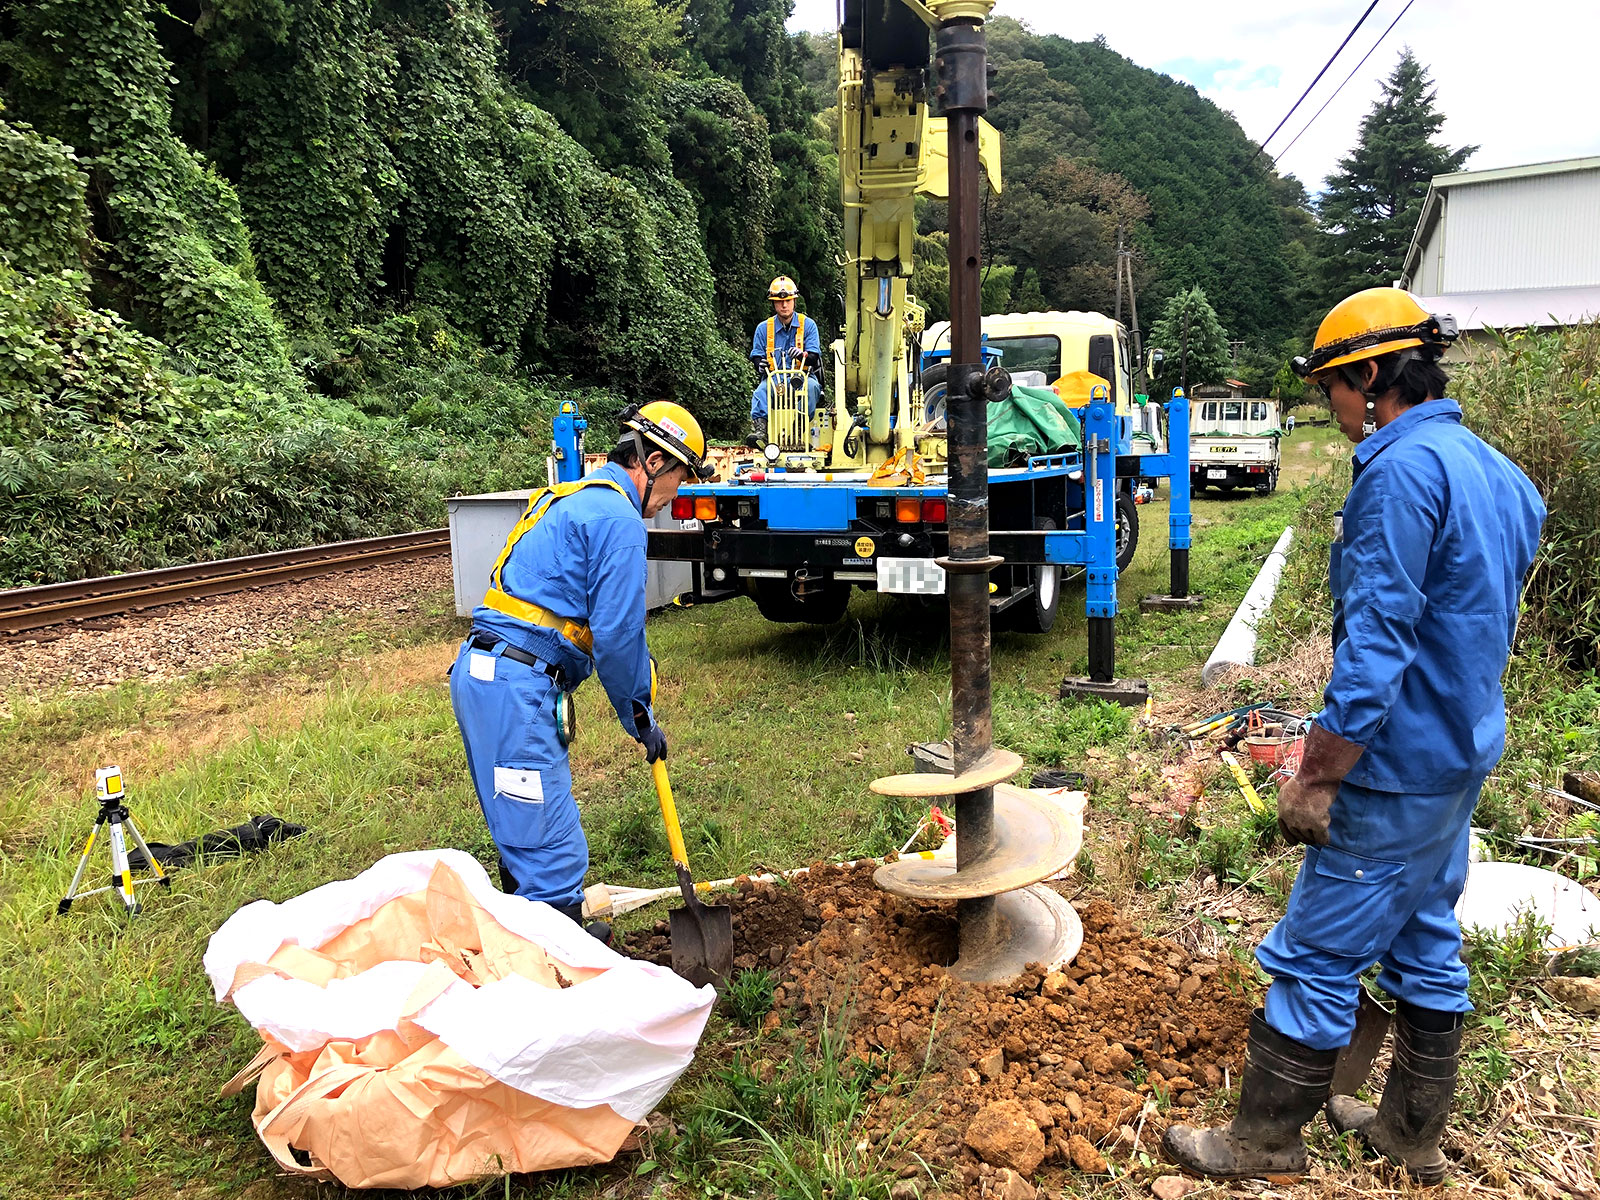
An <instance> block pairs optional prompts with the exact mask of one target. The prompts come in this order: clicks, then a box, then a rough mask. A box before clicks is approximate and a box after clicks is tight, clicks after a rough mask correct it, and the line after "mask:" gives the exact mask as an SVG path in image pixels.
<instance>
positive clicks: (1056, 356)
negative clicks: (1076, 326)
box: [989, 333, 1061, 383]
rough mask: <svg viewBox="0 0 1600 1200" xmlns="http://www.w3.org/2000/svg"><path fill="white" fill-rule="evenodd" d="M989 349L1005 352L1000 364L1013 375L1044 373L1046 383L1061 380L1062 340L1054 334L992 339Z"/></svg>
mask: <svg viewBox="0 0 1600 1200" xmlns="http://www.w3.org/2000/svg"><path fill="white" fill-rule="evenodd" d="M989 348H990V349H991V350H1000V351H1003V352H1004V357H1003V358H1002V359H1001V360H1000V362H1001V363H1002V364H1003V365H1004V366H1005V369H1006V370H1008V371H1010V372H1011V373H1012V374H1013V375H1015V374H1016V373H1017V372H1018V371H1043V372H1044V377H1045V382H1046V383H1054V382H1055V381H1056V380H1057V379H1060V378H1061V339H1060V338H1058V337H1056V336H1055V335H1054V334H1048V333H1046V334H1039V335H1038V336H1036V337H1000V338H997V337H990V339H989Z"/></svg>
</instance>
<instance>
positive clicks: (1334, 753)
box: [1278, 725, 1367, 846]
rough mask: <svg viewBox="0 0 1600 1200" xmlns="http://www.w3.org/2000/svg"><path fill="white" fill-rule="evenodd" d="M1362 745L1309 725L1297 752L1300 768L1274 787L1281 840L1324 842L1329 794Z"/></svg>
mask: <svg viewBox="0 0 1600 1200" xmlns="http://www.w3.org/2000/svg"><path fill="white" fill-rule="evenodd" d="M1366 749H1367V748H1366V747H1365V746H1358V745H1356V744H1355V743H1354V742H1350V741H1346V740H1345V739H1344V738H1342V737H1340V736H1339V735H1338V734H1336V733H1329V732H1328V731H1327V730H1326V729H1324V728H1322V726H1320V725H1313V726H1311V728H1310V729H1309V730H1308V731H1307V733H1306V741H1305V746H1304V748H1303V750H1302V752H1301V755H1300V769H1299V770H1298V771H1296V772H1295V775H1294V778H1293V779H1291V780H1289V782H1288V783H1286V784H1284V785H1283V787H1281V788H1279V789H1278V832H1279V833H1281V834H1282V835H1283V840H1284V841H1286V842H1288V843H1290V844H1291V845H1315V846H1326V845H1327V844H1328V822H1329V819H1330V817H1331V814H1332V812H1333V798H1334V797H1335V796H1337V795H1338V794H1339V785H1340V784H1341V783H1343V782H1344V777H1345V776H1346V775H1348V774H1349V773H1350V769H1351V768H1352V767H1354V766H1355V765H1356V760H1357V759H1359V758H1360V757H1361V756H1362V755H1363V754H1364V753H1366Z"/></svg>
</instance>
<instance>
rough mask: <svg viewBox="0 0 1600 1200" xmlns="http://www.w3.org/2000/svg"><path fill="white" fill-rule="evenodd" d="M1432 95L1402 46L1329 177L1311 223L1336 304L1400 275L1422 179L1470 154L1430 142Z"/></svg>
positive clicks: (1469, 149)
mask: <svg viewBox="0 0 1600 1200" xmlns="http://www.w3.org/2000/svg"><path fill="white" fill-rule="evenodd" d="M1434 96H1435V92H1434V89H1433V81H1432V80H1431V79H1430V78H1429V77H1428V72H1427V69H1426V68H1424V67H1423V65H1422V64H1421V63H1419V62H1418V61H1417V59H1416V57H1415V56H1414V55H1413V54H1412V53H1411V51H1410V49H1407V50H1406V51H1405V52H1404V53H1402V54H1401V56H1400V61H1399V63H1398V64H1396V66H1395V69H1394V72H1393V73H1392V74H1391V75H1390V76H1389V78H1388V80H1387V81H1386V82H1385V83H1384V85H1383V94H1382V95H1381V96H1380V97H1379V98H1378V99H1377V100H1376V101H1375V102H1374V103H1373V106H1372V109H1371V111H1369V112H1368V113H1367V115H1366V117H1365V118H1364V119H1363V120H1362V122H1361V133H1360V136H1359V138H1358V140H1357V142H1356V146H1355V149H1354V150H1352V151H1351V152H1350V154H1349V155H1347V156H1346V157H1344V158H1342V159H1340V160H1339V169H1338V170H1337V171H1335V172H1334V173H1333V174H1332V175H1330V176H1329V177H1328V186H1327V189H1326V190H1325V191H1324V192H1323V193H1322V195H1321V197H1320V198H1319V199H1318V201H1317V218H1318V222H1319V224H1320V225H1321V227H1322V230H1323V232H1324V233H1325V235H1326V238H1325V245H1324V247H1323V258H1324V261H1323V280H1324V283H1325V285H1326V287H1327V292H1328V295H1329V296H1330V297H1332V298H1333V299H1335V300H1337V299H1341V298H1343V297H1344V296H1347V295H1349V294H1350V293H1351V292H1355V291H1359V290H1361V289H1362V288H1368V287H1378V286H1381V285H1383V284H1386V283H1389V282H1390V281H1392V280H1393V279H1395V278H1396V277H1397V276H1398V275H1399V274H1400V269H1401V267H1403V266H1404V265H1405V257H1406V248H1407V247H1408V246H1409V245H1410V244H1411V235H1412V233H1413V232H1414V231H1415V230H1416V227H1417V220H1418V218H1419V217H1420V216H1421V215H1422V201H1423V199H1424V197H1426V196H1427V194H1428V183H1429V181H1430V180H1431V179H1432V178H1433V177H1434V176H1435V175H1446V174H1449V173H1450V172H1452V171H1457V170H1460V169H1461V166H1462V164H1463V163H1465V162H1466V161H1467V159H1468V158H1470V157H1471V156H1472V154H1473V153H1474V152H1475V151H1476V150H1477V147H1476V146H1462V147H1461V148H1460V149H1457V150H1450V149H1448V148H1446V147H1445V146H1443V145H1440V144H1439V143H1437V142H1436V141H1435V140H1434V138H1435V136H1436V135H1437V134H1438V132H1439V130H1440V128H1441V127H1442V126H1443V125H1444V114H1443V113H1441V112H1439V111H1437V110H1436V109H1435V108H1434V103H1433V102H1434Z"/></svg>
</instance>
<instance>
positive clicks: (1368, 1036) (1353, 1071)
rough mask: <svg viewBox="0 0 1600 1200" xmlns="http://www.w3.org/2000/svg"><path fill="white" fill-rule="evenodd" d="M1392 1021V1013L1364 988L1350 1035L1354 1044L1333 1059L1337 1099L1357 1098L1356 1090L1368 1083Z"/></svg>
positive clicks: (1334, 1086)
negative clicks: (1369, 1074) (1342, 1097)
mask: <svg viewBox="0 0 1600 1200" xmlns="http://www.w3.org/2000/svg"><path fill="white" fill-rule="evenodd" d="M1390 1020H1391V1018H1390V1014H1389V1010H1388V1009H1386V1008H1385V1007H1384V1006H1383V1005H1381V1004H1379V1003H1378V1002H1377V1001H1376V1000H1375V999H1373V997H1372V993H1371V992H1369V991H1367V989H1366V988H1365V987H1364V986H1363V987H1362V989H1361V1001H1360V1003H1359V1004H1358V1005H1357V1006H1356V1029H1355V1032H1354V1033H1353V1034H1351V1035H1350V1044H1349V1045H1348V1046H1346V1047H1345V1048H1344V1049H1342V1050H1340V1051H1339V1057H1338V1058H1336V1059H1334V1060H1333V1094H1334V1095H1335V1096H1354V1095H1355V1094H1356V1089H1357V1088H1359V1087H1360V1086H1361V1085H1362V1084H1364V1083H1366V1082H1367V1075H1368V1073H1369V1072H1371V1070H1372V1062H1373V1060H1374V1059H1376V1058H1377V1057H1378V1051H1380V1050H1382V1049H1383V1039H1384V1038H1385V1037H1387V1036H1388V1033H1389V1024H1390Z"/></svg>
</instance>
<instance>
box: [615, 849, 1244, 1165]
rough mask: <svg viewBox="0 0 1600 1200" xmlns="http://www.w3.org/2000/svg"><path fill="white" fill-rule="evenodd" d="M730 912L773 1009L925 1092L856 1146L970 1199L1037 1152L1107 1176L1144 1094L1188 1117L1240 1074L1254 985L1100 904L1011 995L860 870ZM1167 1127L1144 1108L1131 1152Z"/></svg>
mask: <svg viewBox="0 0 1600 1200" xmlns="http://www.w3.org/2000/svg"><path fill="white" fill-rule="evenodd" d="M730 903H731V905H732V907H733V909H734V915H733V923H734V940H735V948H736V953H737V956H738V957H737V959H736V965H737V966H739V967H741V968H746V969H748V968H751V967H762V968H765V969H768V970H772V971H774V972H775V973H776V974H777V976H778V979H779V983H778V987H777V990H776V992H775V995H774V999H775V1001H776V1004H777V1007H778V1009H779V1010H780V1011H781V1012H785V1013H787V1014H789V1015H791V1016H792V1017H794V1018H795V1019H796V1020H797V1021H798V1022H799V1023H800V1024H801V1026H802V1027H803V1028H805V1027H815V1026H816V1025H817V1024H818V1023H819V1022H820V1021H821V1020H822V1018H823V1017H825V1016H826V1018H827V1019H828V1023H829V1026H830V1028H832V1029H835V1030H838V1029H841V1028H842V1029H845V1030H847V1031H848V1036H849V1038H850V1041H851V1048H852V1050H853V1051H854V1052H856V1053H858V1054H861V1055H863V1056H867V1055H882V1054H885V1053H887V1054H888V1055H889V1057H890V1060H891V1065H892V1066H893V1068H895V1069H897V1070H900V1071H903V1072H905V1073H907V1074H908V1075H909V1076H911V1077H913V1078H915V1079H916V1080H917V1081H918V1082H917V1083H916V1084H914V1085H913V1086H911V1087H910V1088H909V1089H906V1090H907V1092H908V1094H907V1095H905V1096H904V1097H903V1100H902V1103H900V1104H899V1105H887V1106H879V1107H878V1108H876V1109H875V1110H874V1112H875V1114H877V1115H876V1118H875V1119H876V1121H877V1122H878V1124H876V1125H875V1126H869V1127H868V1128H867V1129H866V1130H864V1131H863V1136H865V1137H867V1138H868V1139H869V1140H870V1141H871V1142H872V1143H874V1145H876V1146H879V1147H880V1148H889V1149H892V1147H884V1146H883V1143H884V1142H885V1141H886V1139H891V1138H892V1139H895V1140H902V1139H903V1146H902V1148H903V1151H904V1153H905V1156H906V1160H907V1162H911V1156H912V1154H913V1153H915V1154H916V1155H918V1156H920V1157H922V1158H923V1159H925V1160H927V1161H929V1162H941V1161H942V1162H945V1163H950V1164H953V1165H954V1166H956V1167H957V1168H958V1169H959V1170H960V1171H961V1173H962V1175H963V1177H964V1178H965V1179H966V1181H967V1182H968V1183H969V1185H971V1186H973V1187H974V1188H976V1187H978V1186H979V1184H980V1175H981V1177H982V1182H983V1183H984V1184H989V1182H990V1180H991V1178H992V1177H993V1175H994V1173H995V1170H997V1169H1000V1168H1006V1169H1011V1168H1016V1169H1020V1170H1022V1171H1023V1173H1024V1174H1029V1173H1031V1172H1032V1170H1034V1169H1036V1165H1037V1164H1036V1165H1035V1167H1030V1166H1029V1162H1030V1161H1032V1160H1034V1159H1035V1158H1036V1152H1037V1156H1038V1157H1039V1159H1040V1161H1042V1162H1043V1163H1044V1164H1058V1165H1060V1166H1063V1167H1065V1166H1069V1165H1070V1166H1075V1167H1076V1168H1077V1169H1079V1170H1087V1171H1095V1170H1104V1162H1103V1161H1102V1160H1101V1158H1100V1154H1099V1152H1098V1151H1097V1150H1096V1149H1095V1147H1100V1148H1101V1149H1106V1148H1109V1147H1112V1146H1114V1145H1118V1144H1120V1145H1121V1148H1122V1149H1124V1150H1125V1149H1127V1148H1128V1145H1127V1144H1128V1143H1129V1142H1131V1135H1130V1134H1129V1133H1128V1132H1126V1131H1125V1128H1124V1127H1126V1126H1129V1125H1130V1124H1137V1122H1138V1117H1139V1114H1140V1113H1141V1111H1142V1110H1143V1109H1144V1106H1145V1103H1146V1101H1147V1100H1149V1099H1155V1100H1157V1101H1158V1102H1162V1103H1168V1104H1170V1105H1171V1107H1172V1108H1174V1109H1177V1110H1182V1109H1186V1108H1190V1107H1192V1106H1194V1105H1195V1104H1196V1103H1197V1102H1198V1101H1199V1100H1200V1099H1201V1098H1202V1097H1203V1096H1204V1095H1205V1094H1206V1093H1208V1092H1210V1091H1212V1090H1214V1089H1217V1088H1220V1087H1222V1086H1223V1082H1224V1079H1225V1077H1226V1076H1225V1073H1231V1074H1232V1075H1233V1076H1234V1077H1236V1076H1237V1075H1238V1073H1239V1070H1240V1069H1241V1068H1242V1066H1243V1065H1244V1046H1245V1039H1246V1035H1247V1032H1248V1028H1249V1022H1250V1013H1251V1010H1252V1008H1253V1007H1254V1005H1255V997H1254V995H1253V994H1252V985H1251V983H1250V979H1249V976H1248V975H1247V974H1246V973H1244V972H1243V971H1241V970H1240V969H1239V968H1238V967H1237V966H1236V965H1234V964H1231V963H1218V962H1216V961H1213V960H1208V959H1194V958H1192V957H1191V956H1189V955H1188V954H1187V953H1185V952H1184V951H1183V950H1181V949H1179V948H1178V947H1177V946H1176V945H1174V944H1172V943H1170V942H1165V941H1161V940H1159V939H1154V938H1146V937H1143V936H1141V935H1140V934H1138V933H1137V932H1135V931H1134V929H1133V928H1132V927H1131V926H1130V925H1129V924H1128V923H1127V922H1126V921H1125V920H1123V919H1122V918H1121V917H1120V916H1119V915H1118V914H1117V913H1116V911H1115V910H1114V909H1113V908H1112V907H1111V905H1109V904H1107V903H1106V902H1104V901H1099V900H1097V901H1091V902H1089V903H1088V904H1086V905H1084V906H1083V907H1082V909H1081V910H1080V912H1079V915H1080V917H1081V918H1082V920H1083V927H1084V938H1083V949H1082V950H1081V951H1080V952H1079V954H1078V956H1077V958H1076V959H1075V960H1074V961H1073V962H1072V963H1071V964H1069V965H1068V967H1067V968H1066V969H1065V970H1063V971H1060V972H1049V973H1047V972H1044V971H1042V970H1038V969H1032V970H1029V971H1028V972H1027V973H1025V974H1024V976H1023V977H1022V978H1021V979H1020V980H1019V981H1018V982H1017V983H1016V984H1015V985H1014V986H1011V987H1001V986H986V985H972V984H964V983H961V982H959V981H957V980H954V979H952V978H951V977H950V976H949V974H948V973H947V972H946V971H945V970H944V968H943V964H946V963H949V962H950V961H952V960H953V959H954V957H955V953H956V922H955V912H954V906H953V905H952V906H947V907H942V908H941V907H939V906H926V905H918V904H913V903H911V902H910V901H906V900H902V899H900V898H899V897H896V896H892V895H890V894H888V893H887V892H883V891H881V890H879V889H878V888H877V887H875V886H874V885H873V883H872V873H871V870H870V869H868V868H857V869H854V870H843V869H840V868H836V867H830V866H822V867H817V868H814V869H813V870H812V871H811V873H810V874H809V875H807V876H804V877H802V878H800V879H799V880H796V881H795V882H794V883H793V884H790V885H787V886H778V887H775V886H773V885H771V884H753V883H749V882H748V881H746V882H745V883H743V884H742V885H741V887H740V891H739V893H738V894H737V895H736V896H734V897H732V898H731V899H730ZM665 933H666V928H665V922H663V923H661V924H660V925H658V926H657V927H656V929H655V930H653V931H648V932H646V933H643V934H640V935H635V936H634V937H633V938H632V939H629V950H630V952H631V953H634V954H636V955H638V956H640V957H647V958H652V959H655V960H657V961H662V962H665V961H667V960H668V958H669V956H670V955H669V952H670V945H669V943H668V940H667V938H666V936H665ZM769 1020H772V1021H773V1023H776V1017H774V1018H769ZM1164 1124H1165V1121H1164V1119H1163V1118H1162V1117H1160V1116H1159V1115H1156V1114H1154V1113H1152V1114H1150V1115H1149V1116H1148V1117H1147V1120H1146V1123H1145V1129H1144V1132H1143V1133H1142V1134H1141V1136H1140V1145H1141V1147H1145V1148H1148V1147H1151V1146H1153V1145H1154V1144H1155V1143H1156V1142H1157V1140H1158V1137H1159V1132H1160V1129H1161V1127H1162V1126H1163V1125H1164ZM1034 1131H1037V1133H1035V1132H1034ZM891 1157H892V1155H891ZM985 1161H987V1163H988V1164H992V1166H989V1165H980V1164H982V1163H984V1162H985Z"/></svg>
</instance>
